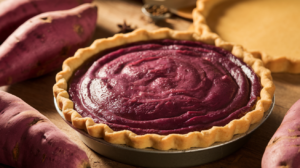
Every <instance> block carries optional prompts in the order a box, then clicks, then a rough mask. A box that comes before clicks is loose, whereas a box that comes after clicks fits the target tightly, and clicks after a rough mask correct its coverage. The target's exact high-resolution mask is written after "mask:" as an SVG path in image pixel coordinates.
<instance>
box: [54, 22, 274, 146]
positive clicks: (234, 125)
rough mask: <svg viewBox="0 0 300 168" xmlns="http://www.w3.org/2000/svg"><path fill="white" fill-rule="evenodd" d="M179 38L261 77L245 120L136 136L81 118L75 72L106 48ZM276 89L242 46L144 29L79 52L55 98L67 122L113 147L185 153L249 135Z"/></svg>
mask: <svg viewBox="0 0 300 168" xmlns="http://www.w3.org/2000/svg"><path fill="white" fill-rule="evenodd" d="M157 39H175V40H189V41H201V42H203V43H206V44H211V45H215V46H217V47H220V48H223V49H226V50H227V51H230V52H231V53H232V54H234V55H235V56H237V57H239V58H241V59H242V60H243V61H244V62H245V63H246V64H247V65H248V66H250V67H252V69H253V70H254V72H255V73H256V74H257V76H258V77H259V78H260V82H261V85H262V89H261V92H260V97H259V98H258V100H257V102H256V106H255V107H254V108H253V110H252V111H251V112H248V113H247V114H246V115H244V116H243V117H242V118H240V119H237V120H232V121H231V122H230V123H229V124H227V125H226V126H224V127H216V126H214V127H213V128H211V129H209V130H204V131H201V132H199V131H195V132H190V133H187V134H169V135H158V134H145V135H136V134H135V133H133V132H131V131H129V130H123V131H113V130H112V129H110V128H109V126H107V125H105V124H96V123H94V121H93V119H91V118H89V117H85V118H83V117H81V115H80V114H79V113H78V112H76V111H75V110H74V109H73V102H72V101H71V100H70V99H69V94H68V92H67V89H68V81H69V79H70V78H71V76H72V74H73V72H74V71H75V70H76V69H77V68H78V67H79V66H80V65H81V64H83V63H84V62H85V61H86V60H88V59H89V58H90V57H92V56H94V55H96V54H97V53H99V52H101V51H104V50H106V49H110V48H114V47H117V46H121V45H124V44H129V43H133V42H139V41H148V40H157ZM274 90H275V86H274V84H273V82H272V76H271V72H270V71H269V70H268V69H266V68H264V67H263V63H262V61H261V60H259V59H256V58H254V57H253V56H252V54H251V53H249V52H247V51H245V50H244V49H243V47H242V46H238V45H232V44H230V43H227V42H224V41H222V40H221V39H220V38H218V37H217V36H210V34H197V33H195V32H192V31H174V30H171V29H167V28H162V29H158V30H156V31H147V30H143V29H139V30H136V31H134V32H132V33H128V34H117V35H115V36H113V37H110V38H106V39H98V40H96V41H94V43H93V44H92V45H91V46H90V47H87V48H83V49H79V50H78V51H77V52H76V53H75V55H74V56H73V57H70V58H68V59H67V60H65V62H64V63H63V68H62V71H61V72H59V73H58V74H57V75H56V84H55V85H54V87H53V92H54V97H55V98H56V101H57V104H58V107H59V108H60V109H61V110H62V112H63V114H64V117H65V118H66V120H68V121H71V122H72V125H73V126H74V127H75V128H79V129H83V130H86V131H87V132H88V134H89V135H91V136H93V137H96V138H103V139H104V140H105V141H107V142H110V143H113V144H126V145H128V146H131V147H134V148H155V149H158V150H169V149H177V150H184V149H189V148H191V147H208V146H210V145H212V144H213V143H214V142H224V141H228V140H230V139H231V138H232V137H233V135H234V134H240V133H245V132H246V131H247V130H248V129H249V126H250V125H251V124H254V123H257V122H259V121H260V120H261V119H262V117H263V115H264V112H265V111H267V110H268V109H269V107H270V105H271V103H272V98H273V94H274Z"/></svg>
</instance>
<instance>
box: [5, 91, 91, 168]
mask: <svg viewBox="0 0 300 168" xmlns="http://www.w3.org/2000/svg"><path fill="white" fill-rule="evenodd" d="M0 132H1V136H0V163H2V164H6V165H9V166H12V167H16V168H18V167H20V168H27V167H28V168H47V167H49V168H54V167H64V168H79V167H82V168H87V167H90V166H89V160H88V157H87V155H86V154H85V152H84V151H83V150H81V149H80V148H79V147H78V146H77V145H76V144H75V143H73V142H72V141H71V140H70V139H69V138H68V137H67V136H66V135H65V134H64V133H63V132H62V131H61V130H60V129H59V128H57V127H56V126H55V125H54V124H53V123H52V122H51V121H50V120H48V119H47V118H46V117H45V116H43V115H42V114H41V113H39V112H38V111H37V110H35V109H34V108H33V107H31V106H29V105H28V104H26V103H25V102H24V101H22V100H21V99H20V98H18V97H16V96H13V95H11V94H9V93H6V92H3V91H0Z"/></svg>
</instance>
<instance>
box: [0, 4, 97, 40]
mask: <svg viewBox="0 0 300 168" xmlns="http://www.w3.org/2000/svg"><path fill="white" fill-rule="evenodd" d="M90 2H92V0H5V1H3V2H1V3H0V9H1V10H0V32H1V33H0V44H1V43H2V42H3V41H4V40H5V39H6V38H7V37H8V36H9V35H10V34H11V33H12V32H13V31H14V30H16V29H17V28H18V27H19V26H20V25H21V24H23V23H24V22H25V21H26V20H28V19H30V18H31V17H33V16H36V15H38V14H40V13H44V12H49V11H57V10H66V9H71V8H74V7H76V6H78V5H81V4H83V3H90Z"/></svg>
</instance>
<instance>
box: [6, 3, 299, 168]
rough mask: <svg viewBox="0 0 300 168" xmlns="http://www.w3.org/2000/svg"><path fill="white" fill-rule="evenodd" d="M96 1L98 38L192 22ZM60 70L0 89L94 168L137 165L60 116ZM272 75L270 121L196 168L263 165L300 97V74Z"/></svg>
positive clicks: (138, 5)
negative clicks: (85, 139) (104, 151)
mask: <svg viewBox="0 0 300 168" xmlns="http://www.w3.org/2000/svg"><path fill="white" fill-rule="evenodd" d="M94 3H95V4H97V6H98V7H99V18H98V26H97V31H96V34H95V39H96V38H104V37H110V36H112V35H114V34H115V33H117V32H118V31H119V29H118V27H117V24H121V23H123V21H124V20H126V22H127V23H128V24H130V25H131V26H133V27H138V28H146V29H148V30H154V29H157V28H159V27H169V28H172V29H176V30H186V29H188V28H189V26H190V25H191V23H192V21H191V20H186V19H182V18H179V17H176V16H173V17H172V18H170V19H167V20H166V21H161V22H158V23H154V22H152V21H151V20H150V19H149V18H147V17H146V16H144V15H143V13H142V12H141V6H142V2H141V1H133V0H132V1H130V0H128V1H117V0H99V1H95V2H94ZM57 72H58V71H56V72H53V73H50V74H48V75H45V76H43V77H40V78H36V79H31V80H27V81H24V82H21V83H18V84H14V85H10V86H3V87H0V90H4V91H6V92H9V93H11V94H14V95H16V96H18V97H20V98H21V99H23V100H24V101H25V102H27V103H28V104H30V105H31V106H33V107H34V108H36V109H37V110H39V111H40V112H41V113H43V114H44V115H45V116H47V117H48V118H49V119H50V120H51V121H52V122H53V123H54V124H55V125H57V126H58V127H59V128H60V129H61V130H62V131H63V132H65V133H66V134H67V135H68V136H69V137H70V138H71V139H72V140H73V141H74V142H76V143H77V144H78V145H79V146H80V147H81V148H82V149H83V150H85V151H86V153H87V155H88V157H89V159H90V163H91V166H92V168H100V167H101V168H136V167H135V166H131V165H126V164H123V163H119V162H116V161H113V160H111V159H109V158H105V157H103V156H101V155H98V154H96V153H94V152H93V151H91V150H90V149H89V148H88V147H86V146H85V145H84V144H83V143H82V142H81V141H80V140H79V138H78V136H77V134H76V133H75V131H74V130H73V129H72V128H71V127H69V126H68V125H67V124H66V123H65V122H64V121H63V120H62V119H61V117H60V116H59V115H58V113H57V112H56V110H55V107H54V103H53V94H52V86H53V85H54V83H55V74H56V73H57ZM272 76H273V79H274V83H275V85H276V92H275V96H276V102H275V107H274V110H273V112H272V114H271V116H270V117H269V118H268V119H267V121H266V122H265V123H264V124H262V126H261V127H259V128H258V129H257V130H256V131H255V132H254V133H253V135H252V136H251V138H250V140H249V141H248V142H247V143H246V144H245V145H244V146H243V147H242V148H241V149H240V150H238V151H237V152H235V153H233V154H231V155H229V156H227V157H225V158H223V159H221V160H218V161H215V162H212V163H208V164H205V165H199V166H196V167H194V168H241V167H242V168H259V167H260V162H261V158H262V155H263V152H264V149H265V147H266V145H267V143H268V141H269V139H270V138H271V136H272V135H273V134H274V132H275V131H276V129H277V128H278V126H279V124H280V123H281V120H282V118H283V117H284V115H285V113H286V111H287V110H288V109H289V108H290V106H291V105H292V104H293V103H294V102H296V101H297V100H298V99H299V98H300V75H295V74H287V73H281V74H272ZM199 159H201V158H199ZM0 167H1V165H0Z"/></svg>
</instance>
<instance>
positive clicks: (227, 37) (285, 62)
mask: <svg viewBox="0 0 300 168" xmlns="http://www.w3.org/2000/svg"><path fill="white" fill-rule="evenodd" d="M299 5H300V1H297V0H276V1H269V0H260V1H247V0H198V1H197V7H196V8H195V9H194V11H193V19H194V21H193V25H194V28H195V31H197V32H202V33H212V32H214V33H216V34H214V36H216V35H218V36H220V37H221V38H222V39H223V40H224V41H228V42H232V43H236V44H239V45H242V46H243V47H245V48H246V49H247V50H249V51H251V52H252V51H253V52H252V54H253V55H254V56H255V57H257V58H260V59H262V61H263V63H264V66H265V67H267V68H269V69H270V70H271V71H272V72H289V73H300V57H299V54H300V49H299V47H298V44H299V42H300V34H299V33H298V27H299V26H300V20H299V19H297V16H298V15H299V14H300V10H299ZM259 51H262V52H263V53H262V52H259Z"/></svg>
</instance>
